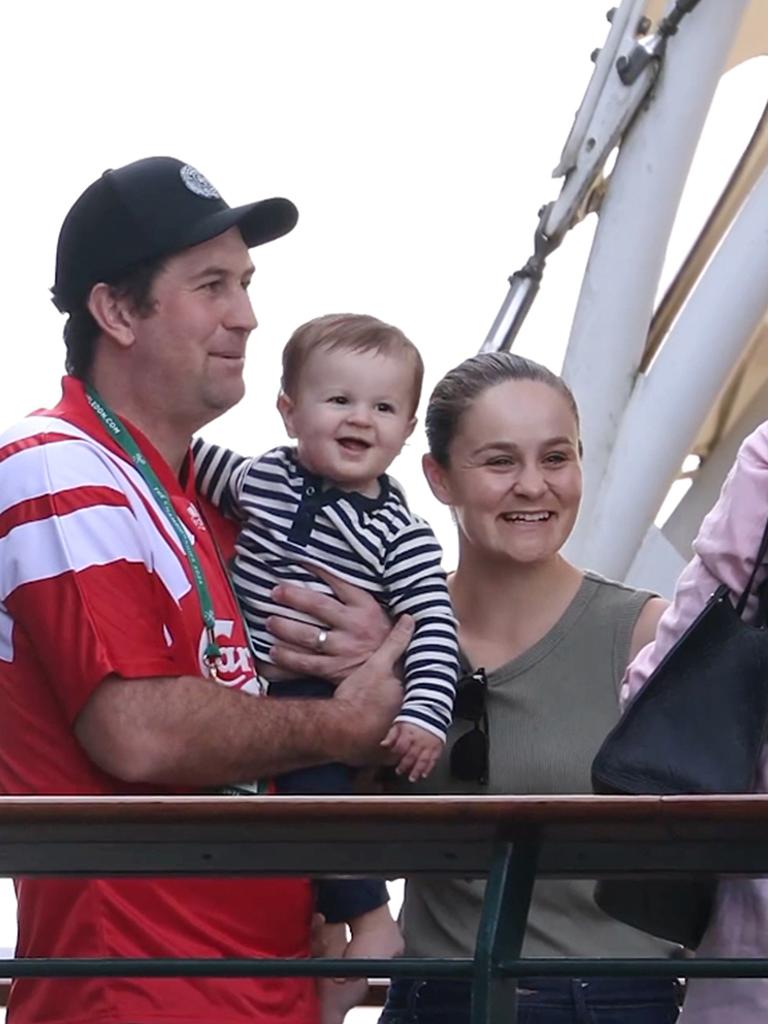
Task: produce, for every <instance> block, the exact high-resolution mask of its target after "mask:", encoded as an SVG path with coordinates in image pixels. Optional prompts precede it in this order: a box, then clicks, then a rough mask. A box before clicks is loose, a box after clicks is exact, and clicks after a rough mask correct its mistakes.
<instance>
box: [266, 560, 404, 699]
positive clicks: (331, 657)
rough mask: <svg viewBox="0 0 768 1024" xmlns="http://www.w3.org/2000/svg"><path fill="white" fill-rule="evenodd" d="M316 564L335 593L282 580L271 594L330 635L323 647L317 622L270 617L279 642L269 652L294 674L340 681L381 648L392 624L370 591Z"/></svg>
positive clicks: (270, 626) (316, 571)
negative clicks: (320, 644) (311, 619)
mask: <svg viewBox="0 0 768 1024" xmlns="http://www.w3.org/2000/svg"><path fill="white" fill-rule="evenodd" d="M311 568H312V572H313V573H314V574H315V575H316V576H318V577H319V578H320V579H322V580H323V581H324V582H325V583H327V584H328V586H329V587H330V588H331V589H332V590H333V592H334V594H335V595H336V596H335V597H328V595H326V594H318V593H317V592H316V591H314V590H309V589H308V588H307V587H301V586H298V585H294V584H291V583H280V584H279V585H278V586H277V587H275V589H274V590H273V591H272V597H273V599H274V600H275V601H276V602H277V603H278V604H282V605H285V606H286V608H291V609H293V610H294V611H297V612H303V613H305V614H307V615H311V616H312V618H314V619H317V620H318V621H319V622H323V623H325V626H326V630H327V634H328V635H327V639H326V641H325V643H324V644H323V645H322V647H321V648H320V649H318V647H317V639H318V634H319V632H320V629H319V628H318V627H317V626H313V625H309V624H308V623H306V622H297V621H295V620H294V619H285V618H281V617H280V616H278V615H271V616H270V617H269V618H268V619H267V621H266V627H267V629H268V630H269V632H270V633H271V634H272V635H273V636H274V637H275V638H276V640H277V643H276V644H275V646H274V647H273V648H272V649H271V651H270V654H271V656H272V658H273V659H274V661H275V664H276V665H278V666H279V667H280V668H282V669H286V670H287V671H289V672H291V674H292V675H295V676H321V677H322V678H323V679H328V680H329V681H330V682H332V683H339V682H341V680H342V679H345V678H346V677H347V676H348V675H349V674H350V672H353V671H354V670H355V669H356V668H358V667H359V666H360V665H362V664H363V663H364V662H365V661H366V659H368V658H369V657H370V656H371V654H373V653H374V651H377V650H378V649H379V647H380V646H381V643H382V642H383V640H384V638H385V637H386V636H387V634H388V633H389V631H390V629H391V628H392V623H391V622H390V620H389V617H388V616H387V613H386V612H385V611H384V609H383V608H382V607H381V605H380V604H379V603H378V601H376V599H375V598H373V597H372V596H371V595H370V594H368V593H366V591H364V590H360V588H359V587H355V586H353V585H352V584H351V583H347V582H346V581H345V580H340V579H339V578H338V576H334V575H333V574H332V573H330V572H327V571H325V570H323V569H319V568H318V567H317V566H316V565H313V566H312V567H311Z"/></svg>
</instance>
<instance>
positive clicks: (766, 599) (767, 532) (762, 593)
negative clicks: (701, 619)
mask: <svg viewBox="0 0 768 1024" xmlns="http://www.w3.org/2000/svg"><path fill="white" fill-rule="evenodd" d="M766 551H768V520H766V523H765V529H764V530H763V539H762V540H761V541H760V548H759V550H758V552H757V558H755V564H754V565H753V566H752V572H751V574H750V577H749V582H748V583H747V585H746V587H745V588H744V591H743V593H742V595H741V597H740V598H739V600H738V601H737V602H736V612H737V614H738V615H739V616H741V615H742V614H743V612H744V609H745V608H746V606H747V601H748V600H749V595H750V594H751V593H752V587H753V586H754V585H755V577H756V576H757V572H758V569H759V568H760V566H761V565H762V564H763V559H764V558H765V554H766ZM766 582H768V580H766V581H765V582H764V583H762V584H761V586H760V588H759V593H758V601H759V605H760V616H759V621H760V622H761V623H763V622H765V615H766V613H768V592H766V585H765V583H766Z"/></svg>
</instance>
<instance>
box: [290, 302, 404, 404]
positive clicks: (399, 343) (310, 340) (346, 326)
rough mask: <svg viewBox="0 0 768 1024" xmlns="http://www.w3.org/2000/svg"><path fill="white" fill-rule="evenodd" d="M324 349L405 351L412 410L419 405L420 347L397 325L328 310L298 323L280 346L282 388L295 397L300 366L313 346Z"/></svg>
mask: <svg viewBox="0 0 768 1024" xmlns="http://www.w3.org/2000/svg"><path fill="white" fill-rule="evenodd" d="M320 347H322V348H324V349H326V350H327V351H329V352H331V351H335V350H339V349H343V350H346V351H348V352H376V353H377V354H380V355H385V356H399V355H406V356H407V357H408V358H409V359H410V360H411V362H412V364H413V411H414V413H415V412H416V409H417V407H418V405H419V399H420V398H421V385H422V382H423V380H424V363H423V361H422V358H421V355H420V354H419V350H418V349H417V348H416V346H415V345H414V344H413V342H412V341H411V340H410V339H409V338H407V337H406V336H405V335H404V334H403V332H402V331H401V330H400V329H399V328H398V327H393V326H392V324H385V323H384V322H383V320H378V319H377V318H376V317H375V316H367V315H366V314H364V313H329V314H328V315H327V316H318V317H315V319H314V320H308V321H307V322H306V323H305V324H302V325H301V327H297V328H296V330H295V331H294V332H293V334H292V335H291V337H290V338H289V339H288V343H287V344H286V346H285V348H284V349H283V375H282V377H281V380H280V387H281V389H282V391H283V392H284V393H285V394H286V395H288V396H289V397H290V398H294V397H295V392H296V386H297V384H298V382H299V377H300V376H301V369H302V367H303V366H304V364H305V363H306V361H307V358H308V357H309V354H310V353H311V352H313V351H314V350H315V349H316V348H320Z"/></svg>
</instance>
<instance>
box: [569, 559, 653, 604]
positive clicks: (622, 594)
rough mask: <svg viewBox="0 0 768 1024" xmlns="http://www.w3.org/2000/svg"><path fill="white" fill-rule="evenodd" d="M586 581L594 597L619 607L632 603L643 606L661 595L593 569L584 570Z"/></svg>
mask: <svg viewBox="0 0 768 1024" xmlns="http://www.w3.org/2000/svg"><path fill="white" fill-rule="evenodd" d="M584 583H585V585H586V586H587V587H588V588H589V589H590V590H591V592H592V596H593V599H597V600H599V601H602V602H604V603H605V604H609V605H616V606H619V607H623V606H626V605H630V606H632V607H637V608H642V606H643V605H644V604H645V603H646V601H650V600H651V598H654V597H658V596H659V595H658V594H655V593H654V592H653V591H652V590H643V589H642V588H639V587H632V586H630V585H629V584H628V583H621V582H620V581H619V580H612V579H609V578H608V577H607V576H601V575H600V573H598V572H593V571H592V570H591V569H586V570H585V571H584Z"/></svg>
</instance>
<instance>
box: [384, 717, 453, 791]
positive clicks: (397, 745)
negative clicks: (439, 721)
mask: <svg viewBox="0 0 768 1024" xmlns="http://www.w3.org/2000/svg"><path fill="white" fill-rule="evenodd" d="M381 745H382V747H386V748H387V749H388V750H391V751H392V752H393V753H394V754H396V755H397V757H398V762H397V766H396V768H395V771H396V772H397V774H398V775H407V776H408V781H409V782H418V781H419V779H426V777H427V776H428V775H429V773H430V772H431V771H432V769H433V768H434V767H435V765H436V764H437V759H438V757H440V754H441V752H442V749H443V741H442V740H441V739H440V737H439V736H435V735H433V734H432V733H431V732H427V730H426V729H422V728H420V727H419V726H418V725H410V724H409V723H408V722H395V724H394V725H393V726H392V728H391V729H390V730H389V732H388V733H387V735H386V736H385V737H384V739H383V740H382V741H381Z"/></svg>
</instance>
